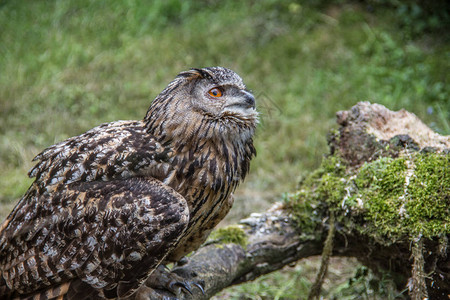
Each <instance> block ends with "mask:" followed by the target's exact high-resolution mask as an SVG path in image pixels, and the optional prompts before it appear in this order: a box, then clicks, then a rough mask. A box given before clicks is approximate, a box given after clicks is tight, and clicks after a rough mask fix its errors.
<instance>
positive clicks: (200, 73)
mask: <svg viewBox="0 0 450 300" xmlns="http://www.w3.org/2000/svg"><path fill="white" fill-rule="evenodd" d="M177 77H183V78H185V79H186V80H194V79H212V76H211V74H210V73H209V72H208V71H207V70H205V69H197V68H193V69H190V70H189V71H185V72H181V73H180V74H178V76H177Z"/></svg>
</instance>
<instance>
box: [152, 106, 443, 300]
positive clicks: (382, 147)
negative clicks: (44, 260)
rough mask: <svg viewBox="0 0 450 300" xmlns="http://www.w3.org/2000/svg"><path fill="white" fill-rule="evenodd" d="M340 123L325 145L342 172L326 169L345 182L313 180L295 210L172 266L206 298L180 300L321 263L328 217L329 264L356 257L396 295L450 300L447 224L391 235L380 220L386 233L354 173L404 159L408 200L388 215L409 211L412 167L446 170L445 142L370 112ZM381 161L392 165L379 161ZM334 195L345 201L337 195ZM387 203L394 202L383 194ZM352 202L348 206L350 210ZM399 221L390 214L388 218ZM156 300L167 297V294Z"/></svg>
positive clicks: (256, 220)
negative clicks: (333, 258)
mask: <svg viewBox="0 0 450 300" xmlns="http://www.w3.org/2000/svg"><path fill="white" fill-rule="evenodd" d="M337 119H338V124H339V125H340V128H339V130H338V132H336V133H334V134H333V135H331V136H330V141H329V142H330V148H331V154H330V155H334V156H337V157H338V158H339V162H338V163H336V165H335V166H333V165H332V166H331V169H333V168H341V169H342V170H340V171H339V172H340V173H339V172H337V173H335V174H334V176H335V177H336V174H338V175H342V178H341V179H340V180H337V181H336V180H335V181H334V182H333V181H332V183H331V184H328V183H325V179H324V178H325V177H326V178H332V177H330V174H329V172H333V171H330V170H328V171H327V170H326V168H324V169H325V170H322V171H318V172H317V174H313V175H312V176H311V177H310V179H307V180H306V183H304V184H303V188H301V189H300V190H299V191H298V192H297V194H296V195H295V196H293V197H292V199H294V200H292V202H289V201H287V202H286V203H283V204H281V203H279V204H276V205H275V206H274V207H273V208H272V209H270V210H269V211H267V212H265V213H261V214H252V215H251V216H250V217H249V218H247V219H244V220H241V221H240V222H239V224H238V225H236V226H234V227H233V230H234V231H235V232H236V231H237V232H238V233H239V234H240V237H239V243H227V241H228V240H227V239H223V240H221V239H220V238H219V239H218V240H216V241H214V240H212V241H210V242H208V243H206V244H205V245H204V246H203V247H201V248H200V249H199V250H198V251H196V252H195V253H193V254H192V255H191V256H189V257H188V258H186V259H185V260H183V262H182V263H179V264H178V265H176V266H175V267H174V268H173V269H172V272H174V273H176V274H178V275H179V276H181V277H182V278H184V279H185V280H186V281H188V282H196V283H199V284H200V285H202V286H203V289H204V292H202V291H201V290H200V289H197V288H193V289H192V295H190V294H189V293H186V292H184V293H180V294H179V295H178V296H177V297H178V298H179V299H208V298H210V297H211V296H213V295H214V294H216V293H217V292H219V291H220V290H222V289H224V288H226V287H228V286H231V285H234V284H239V283H242V282H246V281H249V280H253V279H255V278H257V277H258V276H261V275H263V274H267V273H270V272H273V271H276V270H279V269H281V268H283V267H284V266H286V265H289V264H291V263H293V262H296V261H298V260H300V259H302V258H307V257H310V256H314V255H320V254H321V253H322V250H323V244H324V241H325V237H326V235H327V232H328V229H329V227H330V226H329V224H328V223H329V216H330V212H331V211H332V212H333V213H336V215H337V217H336V223H335V224H334V225H336V228H337V229H336V234H335V237H334V245H333V251H332V253H333V255H337V256H351V257H356V258H357V259H358V260H360V261H361V262H362V263H363V264H365V265H367V266H368V267H370V268H371V269H373V270H374V271H375V272H377V271H380V270H385V271H388V272H390V273H392V274H393V278H394V279H395V284H396V286H397V288H398V289H399V290H402V289H405V288H406V287H408V288H409V290H410V291H409V296H410V297H411V298H413V299H422V298H423V297H429V299H447V297H448V295H450V260H449V258H450V255H449V249H450V247H449V242H448V238H449V236H450V228H449V227H450V226H448V224H447V225H445V224H444V225H443V227H442V228H443V229H442V228H441V227H439V226H438V225H439V224H441V223H436V224H437V225H436V226H435V227H429V226H428V225H429V224H427V223H426V222H427V220H428V219H427V218H425V219H420V218H419V217H417V218H419V219H420V220H419V221H418V222H422V223H424V222H425V223H424V224H422V223H420V224H419V225H420V226H422V227H420V226H419V229H416V228H415V227H414V230H410V228H409V227H408V228H406V229H405V230H403V229H402V228H400V229H398V228H393V229H392V230H390V229H389V224H390V223H389V222H392V221H390V220H386V224H384V225H383V222H382V221H383V220H381V223H380V220H379V219H378V220H376V218H375V220H374V218H373V215H370V209H367V202H368V201H372V200H371V199H369V198H370V197H365V198H364V197H362V196H361V195H362V194H361V193H364V192H366V191H367V190H369V191H370V193H372V194H370V195H377V196H379V194H376V193H378V191H377V190H376V188H374V185H373V181H375V183H377V180H378V179H376V178H375V177H376V174H375V175H374V178H375V179H371V180H372V181H371V182H370V183H364V184H365V186H364V184H360V183H358V180H359V179H360V177H361V176H359V175H358V174H359V173H358V172H360V170H362V169H364V168H365V169H364V170H365V172H368V171H367V170H369V171H370V172H377V170H376V169H374V168H372V169H371V165H367V163H370V162H377V160H378V162H379V163H380V164H383V163H384V162H385V163H386V164H392V163H393V162H395V163H397V162H396V161H394V160H392V159H393V158H398V157H406V158H405V159H403V160H402V161H401V163H402V164H404V165H405V166H406V167H404V171H403V173H404V177H401V180H400V182H394V184H396V189H397V192H398V191H399V189H400V191H401V192H402V191H404V193H405V195H400V196H399V197H397V198H395V199H396V200H395V201H396V202H395V201H394V202H395V203H396V204H395V203H394V204H393V205H394V206H395V205H398V202H399V201H404V203H405V205H409V204H410V203H412V202H411V201H412V200H411V199H410V198H411V197H410V195H409V194H411V193H412V190H410V189H412V188H413V187H412V186H413V185H414V184H417V183H415V182H413V181H414V178H413V177H414V176H416V174H415V173H414V172H415V169H414V167H415V166H412V167H411V165H412V164H415V163H416V160H414V159H416V156H417V155H419V154H417V153H429V152H431V153H433V154H435V155H440V156H439V159H441V160H440V161H441V162H444V163H448V162H449V159H448V157H449V155H448V153H449V148H450V137H449V136H441V135H439V134H437V133H435V132H433V131H432V130H431V129H429V128H428V127H427V126H426V125H425V124H423V123H422V122H421V121H420V120H419V119H418V118H417V117H416V116H415V115H413V114H411V113H409V112H406V111H404V110H401V111H399V112H392V111H390V110H388V109H387V108H385V107H384V106H381V105H378V104H370V103H368V102H361V103H358V104H357V105H355V106H354V107H353V108H352V109H351V110H349V111H343V112H339V113H338V114H337ZM420 155H422V154H420ZM383 157H384V158H388V160H379V159H380V158H383ZM420 159H422V156H420ZM342 164H344V166H342ZM417 164H418V162H417ZM402 166H403V165H402ZM437 168H440V169H439V170H441V171H442V169H443V168H444V169H443V170H444V173H443V178H441V179H442V182H441V183H439V185H438V189H440V191H439V193H438V194H437V196H438V197H439V199H437V200H439V203H437V204H436V205H440V207H441V211H440V212H441V214H440V218H441V219H442V220H444V221H446V220H450V219H449V218H448V216H446V215H445V214H447V215H448V214H449V211H448V210H449V206H450V177H449V175H448V173H449V172H448V169H449V168H450V165H447V166H439V165H438V166H437ZM329 169H330V168H329ZM446 169H447V172H446V173H447V174H445V170H446ZM432 172H433V171H432ZM441 173H442V172H441ZM371 176H372V175H371ZM380 176H382V175H380ZM416 177H417V176H416ZM371 178H372V177H371ZM332 179H333V178H332ZM338 179H339V178H338ZM402 180H403V181H402ZM439 180H440V179H439ZM360 181H361V180H360ZM391 181H392V180H391ZM416 181H417V180H416ZM410 182H412V183H410ZM434 182H436V180H435V181H434ZM308 184H309V186H308ZM333 184H334V185H333ZM381 184H383V182H381ZM375 187H376V185H375ZM327 189H328V190H327ZM333 189H336V191H339V189H341V190H342V191H343V192H342V191H341V193H339V192H337V193H336V191H334V190H333ZM380 189H381V188H380ZM402 189H403V190H402ZM424 189H425V187H424ZM318 195H321V196H318ZM388 196H389V197H390V196H392V195H390V194H386V197H388ZM308 197H310V198H308ZM408 199H409V200H408ZM413 200H414V199H413ZM351 201H353V204H349V203H350V202H351ZM408 201H409V202H408ZM423 205H424V207H422V208H421V209H427V206H426V205H430V203H429V202H428V204H427V203H425V204H423ZM431 205H432V204H431ZM369 206H370V205H369ZM299 207H300V208H299ZM402 209H404V208H403V207H400V209H399V210H398V214H399V215H400V216H394V218H399V219H398V220H401V221H402V222H403V221H405V220H406V221H405V222H409V220H408V218H410V216H408V215H407V213H406V215H403V214H405V213H404V212H403V211H402ZM405 210H406V211H407V212H408V210H407V209H405ZM299 212H300V214H299ZM396 212H397V211H395V210H394V214H395V213H396ZM373 213H374V212H373V211H372V214H373ZM375 213H376V212H375ZM377 216H378V215H377ZM379 216H382V215H379ZM429 219H430V220H431V221H433V222H434V221H435V220H434V219H439V217H438V216H433V215H430V216H429ZM441 219H439V220H441ZM424 220H425V221H424ZM439 220H438V221H439ZM394 221H395V220H394ZM411 222H412V221H411ZM380 224H381V225H380ZM405 224H409V223H405ZM433 224H434V223H433ZM441 225H442V224H441ZM383 226H385V227H383ZM386 226H387V227H386ZM427 226H428V227H427ZM411 228H413V227H411ZM430 228H431V229H430ZM394 229H395V230H397V231H395V230H394ZM408 230H409V231H408ZM439 230H440V231H439ZM436 232H437V233H436ZM159 292H161V295H167V296H169V295H170V294H169V293H167V292H166V291H159ZM405 297H408V294H406V295H405Z"/></svg>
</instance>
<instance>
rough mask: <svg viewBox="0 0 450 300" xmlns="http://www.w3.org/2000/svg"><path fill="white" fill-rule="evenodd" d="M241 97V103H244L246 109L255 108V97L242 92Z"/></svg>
mask: <svg viewBox="0 0 450 300" xmlns="http://www.w3.org/2000/svg"><path fill="white" fill-rule="evenodd" d="M241 92H242V95H243V102H244V103H245V105H247V106H248V108H253V109H254V108H255V97H254V96H253V94H252V93H250V92H248V91H245V90H242V91H241Z"/></svg>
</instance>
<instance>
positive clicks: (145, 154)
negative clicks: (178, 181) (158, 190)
mask: <svg viewBox="0 0 450 300" xmlns="http://www.w3.org/2000/svg"><path fill="white" fill-rule="evenodd" d="M171 153H172V152H171V149H170V148H168V147H166V146H165V145H161V144H160V143H159V142H158V141H156V139H155V138H154V137H153V136H152V135H150V134H148V133H147V132H146V129H145V126H144V123H143V122H142V121H117V122H112V123H106V124H103V125H100V126H98V127H95V128H93V129H91V130H89V131H87V132H85V133H84V134H82V135H79V136H75V137H72V138H69V139H67V140H65V141H63V142H61V143H59V144H56V145H54V146H51V147H49V148H47V149H45V150H44V151H43V152H42V153H40V154H39V155H37V156H36V157H35V158H34V160H35V161H37V163H36V165H35V166H34V168H32V169H31V170H30V172H29V176H30V177H35V178H36V179H35V186H36V187H37V188H39V189H40V191H42V189H47V188H51V187H52V186H54V185H57V184H60V183H66V184H69V183H72V182H76V181H86V182H88V181H98V180H101V181H107V180H112V179H117V178H129V177H131V176H136V175H144V174H143V173H145V176H152V177H154V178H163V177H164V175H165V174H164V173H166V172H167V171H168V170H166V169H168V168H169V165H168V164H164V162H166V161H167V160H168V158H169V157H170V155H171Z"/></svg>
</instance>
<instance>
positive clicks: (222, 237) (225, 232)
mask: <svg viewBox="0 0 450 300" xmlns="http://www.w3.org/2000/svg"><path fill="white" fill-rule="evenodd" d="M209 240H212V241H214V242H218V243H221V244H227V243H234V244H238V245H241V246H242V247H243V248H245V247H246V246H247V235H246V234H245V232H244V230H243V229H242V228H241V227H240V226H237V225H231V226H227V227H224V228H219V229H217V230H214V231H213V232H212V233H211V235H210V236H209Z"/></svg>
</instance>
